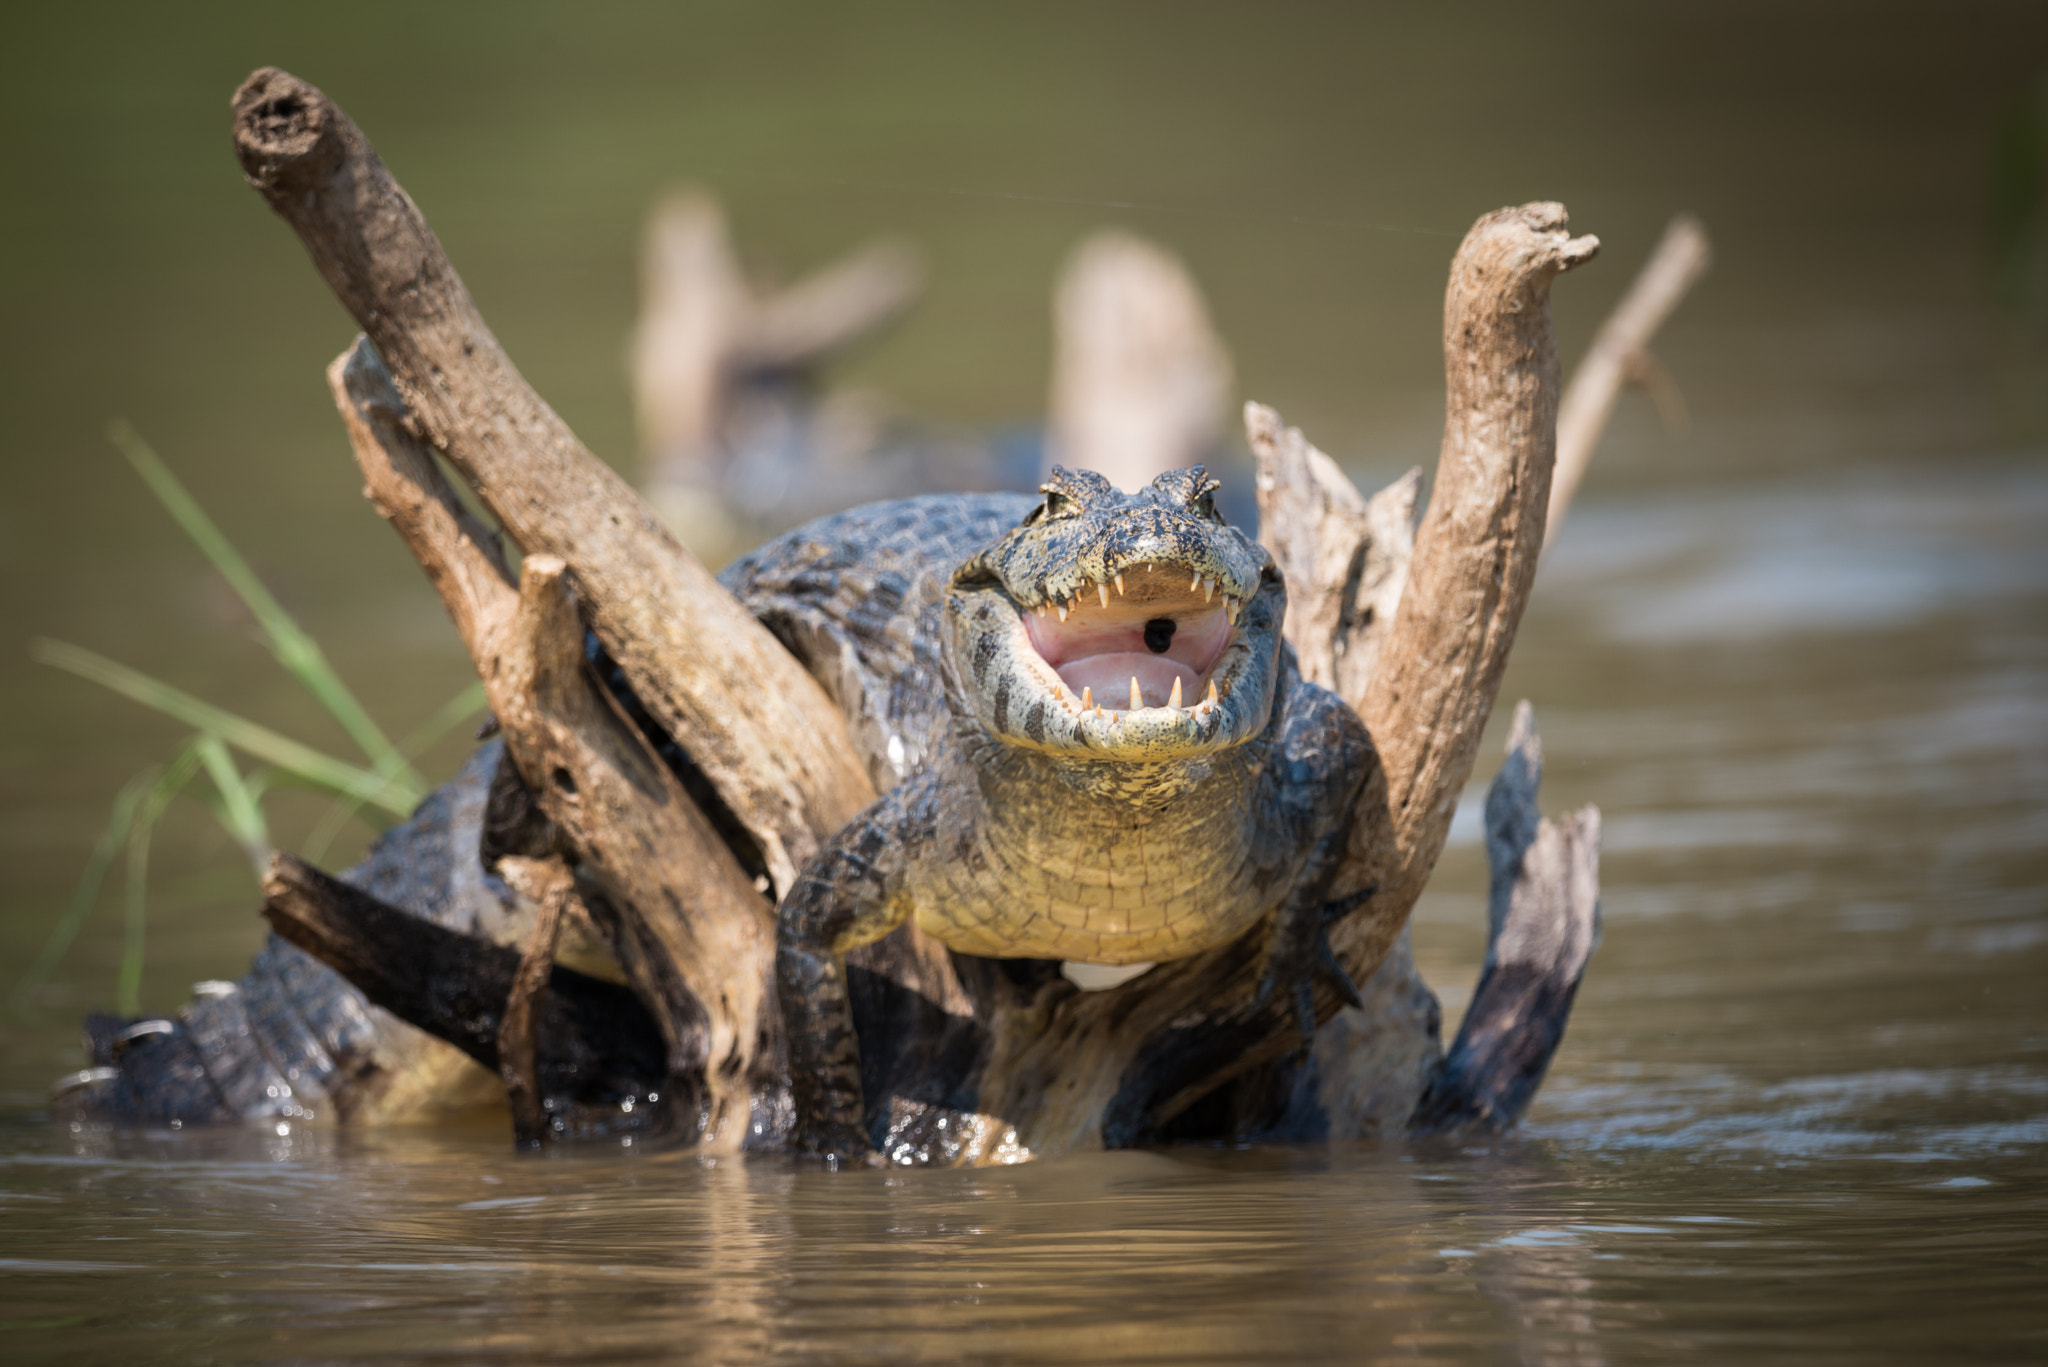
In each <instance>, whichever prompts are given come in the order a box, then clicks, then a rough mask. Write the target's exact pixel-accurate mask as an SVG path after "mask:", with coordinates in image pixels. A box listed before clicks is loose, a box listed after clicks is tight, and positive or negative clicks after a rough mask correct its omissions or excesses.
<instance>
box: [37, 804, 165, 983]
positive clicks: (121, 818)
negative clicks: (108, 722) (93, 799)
mask: <svg viewBox="0 0 2048 1367" xmlns="http://www.w3.org/2000/svg"><path fill="white" fill-rule="evenodd" d="M162 774H163V769H162V767H161V766H159V765H151V766H150V767H149V768H147V769H144V770H143V771H142V772H141V773H139V774H137V775H136V776H135V777H134V778H131V779H129V780H128V782H127V784H126V785H125V786H124V787H123V788H122V789H121V791H120V793H119V795H118V796H116V797H115V798H114V809H113V812H112V813H111V814H110V815H109V816H108V817H107V825H106V829H105V830H102V831H101V832H100V838H99V839H98V840H96V841H94V842H93V847H92V855H91V857H89V858H88V859H87V860H86V861H85V872H84V874H83V875H81V876H80V877H79V880H78V887H77V889H76V891H74V892H73V893H72V894H71V905H70V906H68V907H66V908H65V909H64V914H63V915H62V916H60V917H58V918H57V924H56V925H54V926H52V927H50V937H49V938H48V939H47V940H45V941H43V951H42V953H40V954H38V955H36V959H35V962H34V963H32V964H30V965H29V968H28V972H26V973H24V974H22V975H21V979H20V980H19V981H18V982H16V983H15V985H14V1014H15V1015H17V1016H25V1015H26V1014H27V1013H28V1008H29V1004H30V1002H31V1001H33V1000H34V998H35V994H36V993H37V992H39V991H40V990H42V986H43V984H44V983H46V982H48V981H49V980H50V978H51V975H53V974H54V973H56V971H57V966H58V965H59V964H61V963H63V962H64V956H65V955H66V954H68V953H70V952H71V942H72V941H74V940H76V939H77V938H78V932H79V929H80V928H81V927H82V926H84V924H85V918H86V917H87V916H89V915H91V914H92V909H93V904H94V903H96V902H98V901H99V899H100V889H101V888H102V887H103V886H105V884H106V881H107V870H108V869H110V868H112V867H113V864H114V855H115V853H116V852H117V851H119V850H120V848H121V846H122V844H123V843H125V842H126V841H127V839H128V828H129V827H130V826H131V825H132V824H134V821H135V808H136V805H137V804H138V803H140V802H141V801H142V795H143V794H144V793H146V792H148V791H149V790H150V789H151V788H153V787H154V786H155V785H156V781H157V779H158V778H159V777H161V776H162Z"/></svg>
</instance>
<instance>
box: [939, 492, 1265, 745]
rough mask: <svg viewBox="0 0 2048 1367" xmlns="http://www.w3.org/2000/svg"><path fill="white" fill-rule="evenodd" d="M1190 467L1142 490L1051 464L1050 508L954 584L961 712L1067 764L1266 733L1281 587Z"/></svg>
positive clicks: (954, 668) (1029, 517)
mask: <svg viewBox="0 0 2048 1367" xmlns="http://www.w3.org/2000/svg"><path fill="white" fill-rule="evenodd" d="M1216 489H1217V482H1216V481H1215V480H1213V479H1210V478H1208V477H1207V473H1206V472H1205V471H1204V470H1203V468H1202V467H1201V466H1199V465H1197V466H1195V467H1194V468H1193V469H1190V470H1173V471H1169V472H1168V473H1166V474H1163V475H1161V476H1159V478H1157V479H1155V480H1153V481H1152V483H1151V485H1150V486H1149V487H1147V488H1145V489H1142V490H1140V491H1139V492H1138V493H1135V494H1126V493H1123V492H1121V491H1120V490H1118V489H1116V488H1114V487H1112V486H1111V484H1110V483H1109V481H1108V480H1106V479H1104V478H1103V477H1102V476H1100V475H1098V474H1095V473H1093V472H1091V471H1087V470H1071V471H1070V470H1065V469H1062V468H1060V467H1058V466H1055V467H1054V468H1053V472H1052V478H1050V479H1049V480H1047V481H1046V482H1045V484H1044V485H1043V486H1041V492H1043V493H1044V495H1045V501H1044V502H1043V503H1041V504H1039V505H1038V507H1036V508H1034V509H1032V510H1031V512H1030V513H1028V514H1026V515H1025V518H1024V521H1023V522H1022V523H1021V524H1020V525H1019V526H1017V527H1016V528H1015V529H1014V530H1012V531H1011V532H1009V533H1008V534H1007V535H1006V536H1004V537H1003V539H1002V540H1001V541H998V542H997V543H996V544H995V545H994V546H991V547H990V548H989V549H988V550H986V551H983V552H982V553H980V554H979V555H976V556H975V557H973V558H972V559H970V560H969V561H968V562H967V563H966V564H964V565H962V566H961V567H960V568H959V569H958V570H956V571H955V572H954V574H953V577H952V580H951V582H950V584H949V585H948V587H947V593H946V605H947V625H948V632H947V639H946V649H947V651H948V652H949V657H950V659H949V663H950V665H951V669H950V671H949V673H950V675H951V677H952V679H953V680H954V685H955V688H956V689H957V690H958V692H957V693H956V695H955V699H954V705H955V707H956V708H960V707H962V706H965V707H968V708H971V709H972V711H973V713H974V715H975V717H976V718H977V719H978V720H979V721H980V723H981V725H982V726H983V727H984V728H985V729H986V730H987V731H988V732H989V733H990V734H991V735H992V736H994V737H995V738H997V739H998V740H1001V741H1003V742H1005V743H1007V744H1010V745H1013V746H1019V747H1024V748H1028V749H1035V750H1041V751H1047V752H1051V753H1054V754H1061V755H1067V756H1071V757H1074V758H1084V759H1085V758H1094V759H1109V760H1131V761H1139V762H1145V761H1157V760H1170V759H1183V758H1190V757H1193V756H1197V755H1200V754H1203V753H1205V752H1211V751H1217V750H1222V749H1225V748H1228V747H1230V746H1233V745H1239V744H1242V743H1243V742H1245V741H1247V740H1250V739H1251V738H1252V737H1254V736H1256V735H1258V734H1259V733H1260V732H1261V731H1263V730H1264V729H1265V726H1266V722H1267V719H1268V717H1269V716H1270V715H1271V713H1272V709H1273V691H1274V685H1275V679H1276V677H1277V675H1278V671H1279V660H1280V623H1281V619H1282V617H1283V615H1284V614H1285V612H1286V609H1287V594H1286V589H1285V588H1284V587H1283V585H1282V583H1281V579H1280V575H1279V572H1278V571H1277V570H1275V569H1274V567H1273V561H1272V557H1271V556H1269V555H1267V554H1266V551H1265V550H1264V548H1263V547H1261V546H1260V545H1259V544H1258V543H1257V542H1255V541H1253V540H1252V539H1251V538H1250V537H1248V536H1246V535H1245V534H1244V533H1243V532H1241V531H1239V530H1237V529H1236V528H1234V527H1231V526H1228V525H1226V524H1225V523H1224V521H1223V517H1222V515H1221V514H1220V513H1218V512H1217V511H1216V502H1215V495H1216Z"/></svg>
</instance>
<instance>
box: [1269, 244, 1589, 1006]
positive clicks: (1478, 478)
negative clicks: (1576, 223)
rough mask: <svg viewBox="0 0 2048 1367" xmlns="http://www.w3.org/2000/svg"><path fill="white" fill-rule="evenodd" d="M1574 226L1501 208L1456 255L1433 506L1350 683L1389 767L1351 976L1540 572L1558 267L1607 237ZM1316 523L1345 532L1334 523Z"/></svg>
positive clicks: (1353, 929) (1439, 822) (1295, 537)
mask: <svg viewBox="0 0 2048 1367" xmlns="http://www.w3.org/2000/svg"><path fill="white" fill-rule="evenodd" d="M1565 224H1566V219H1565V213H1564V209H1563V207H1562V206H1560V205H1556V204H1530V205H1524V206H1523V207H1521V208H1518V209H1501V210H1497V211H1496V212H1494V213H1491V214H1488V215H1486V216H1485V217H1484V218H1482V219H1480V220H1479V222H1478V223H1477V224H1475V225H1474V226H1473V228H1472V231H1471V232H1470V233H1468V234H1467V235H1466V237H1465V241H1464V243H1463V244H1462V245H1461V246H1460V247H1459V249H1458V254H1457V256H1456V258H1455V259H1454V260H1453V261H1452V264H1451V276H1450V284H1449V287H1448V288H1447V290H1446V292H1445V296H1444V371H1445V381H1446V391H1447V392H1446V396H1445V415H1444V439H1443V448H1442V452H1441V454H1440V456H1439V458H1438V463H1437V475H1436V481H1435V485H1434V488H1433V489H1432V491H1431V494H1430V501H1429V510H1428V513H1427V514H1426V515H1425V517H1424V519H1423V522H1422V525H1421V527H1420V528H1419V529H1418V530H1417V532H1416V534H1415V549H1414V553H1413V556H1412V559H1411V561H1410V565H1409V570H1408V581H1407V585H1406V587H1405V589H1404V590H1403V591H1402V593H1401V596H1400V602H1399V606H1398V608H1397V609H1396V611H1395V613H1394V619H1393V621H1392V623H1391V624H1390V625H1389V627H1388V628H1387V630H1386V635H1385V639H1384V641H1383V642H1382V643H1381V645H1380V647H1379V652H1378V658H1377V660H1376V661H1375V662H1374V665H1373V668H1372V669H1371V672H1370V674H1369V677H1368V678H1366V679H1365V680H1363V681H1358V680H1353V681H1352V682H1353V683H1354V685H1357V684H1359V683H1361V682H1362V683H1363V685H1365V686H1364V688H1363V691H1362V692H1359V693H1350V692H1346V693H1343V694H1340V696H1342V697H1343V698H1344V700H1345V701H1346V702H1348V703H1350V704H1351V706H1352V707H1353V708H1354V709H1356V710H1357V712H1358V714H1359V716H1360V717H1361V718H1362V719H1363V720H1364V722H1365V724H1366V729H1367V730H1368V731H1369V732H1371V734H1372V738H1373V743H1374V745H1375V746H1376V747H1377V749H1378V752H1379V758H1380V763H1381V766H1382V769H1383V772H1384V774H1385V782H1386V790H1385V807H1384V820H1380V821H1370V820H1368V821H1361V822H1360V823H1359V824H1358V826H1357V827H1356V828H1355V830H1354V833H1353V840H1352V848H1351V855H1350V859H1349V863H1348V865H1347V869H1346V873H1345V875H1344V877H1343V878H1342V879H1340V881H1339V885H1338V888H1337V891H1338V893H1339V894H1340V895H1341V894H1342V893H1345V892H1349V891H1354V890H1358V889H1362V888H1366V887H1377V889H1378V891H1377V893H1376V895H1375V896H1374V897H1373V899H1372V900H1371V902H1370V903H1369V904H1368V905H1367V906H1366V907H1365V908H1364V909H1362V910H1361V911H1360V912H1358V913H1357V914H1355V915H1353V916H1352V917H1351V918H1350V919H1348V920H1347V921H1346V922H1344V923H1343V924H1341V925H1340V926H1338V927H1336V928H1335V930H1334V931H1333V932H1332V942H1333V944H1334V945H1335V947H1336V949H1337V953H1338V956H1339V957H1340V958H1341V959H1342V960H1343V961H1344V964H1345V967H1346V968H1347V969H1348V970H1349V971H1350V972H1351V974H1352V977H1353V978H1354V979H1360V980H1362V979H1363V978H1364V977H1365V976H1366V975H1367V974H1369V973H1371V972H1372V971H1373V970H1374V969H1375V968H1377V967H1378V965H1379V963H1380V961H1381V959H1382V958H1384V957H1385V955H1386V953H1387V952H1388V950H1389V949H1390V948H1391V947H1392V945H1393V943H1394V940H1395V937H1396V936H1398V935H1399V934H1400V931H1401V927H1402V926H1403V925H1405V924H1406V923H1407V919H1408V913H1409V911H1410V910H1411V909H1412V908H1413V907H1414V905H1415V899H1416V898H1417V897H1418V896H1419V895H1420V894H1421V891H1422V886H1423V883H1424V882H1425V881H1427V879H1428V877H1429V873H1430V870H1431V869H1432V868H1434V867H1435V864H1436V860H1437V856H1438V855H1439V854H1440V853H1441V852H1442V850H1443V843H1444V839H1445V837H1446V835H1448V833H1449V831H1450V824H1451V816H1452V814H1453V812H1454V811H1455V810H1456V807H1457V801H1458V795H1459V793H1460V791H1461V790H1462V789H1463V788H1464V785H1465V782H1466V780H1467V779H1468V778H1469V777H1470V776H1471V773H1472V765H1473V761H1474V758H1475V757H1476V754H1477V750H1478V745H1479V738H1480V734H1481V732H1482V731H1483V730H1484V728H1485V725H1486V719H1487V716H1488V715H1489V713H1491V711H1492V709H1493V702H1494V697H1495V695H1496V694H1497V693H1498V691H1499V688H1500V677H1501V673H1502V671H1503V670H1505V669H1506V667H1507V659H1508V652H1509V650H1510V648H1511V647H1512V646H1513V644H1514V638H1515V630H1516V628H1517V627H1518V626H1519V624H1520V622H1521V617H1522V610H1523V608H1524V607H1525V606H1526V605H1527V603H1528V597H1529V590H1530V587H1531V585H1532V583H1533V582H1534V579H1535V573H1536V563H1537V559H1538V557H1539V556H1540V554H1541V552H1542V548H1543V526H1544V518H1545V515H1546V511H1547V507H1548V500H1549V493H1550V472H1551V463H1552V460H1553V458H1554V456H1555V442H1556V415H1557V395H1558V362H1557V344H1556V340H1555V337H1554V334H1553V332H1552V329H1551V323H1550V307H1549V296H1550V282H1551V280H1552V279H1554V278H1555V277H1556V276H1557V275H1558V274H1560V273H1561V272H1564V271H1567V270H1570V269H1571V268H1572V267H1574V266H1577V265H1580V264H1582V263H1583V262H1585V261H1587V260H1590V259H1591V258H1592V257H1593V255H1594V254H1595V253H1596V252H1597V251H1598V250H1599V245H1600V244H1599V242H1598V241H1597V240H1596V239H1594V238H1591V237H1572V236H1571V235H1570V234H1569V233H1568V232H1567V231H1566V227H1565ZM1269 445H1270V443H1269ZM1266 482H1267V481H1265V480H1263V479H1262V480H1261V483H1262V485H1263V484H1265V483H1266ZM1274 483H1275V487H1276V489H1277V488H1280V487H1283V485H1284V482H1283V481H1280V480H1277V479H1276V480H1275V481H1274ZM1272 534H1273V535H1275V536H1276V538H1278V539H1279V540H1281V541H1283V542H1289V543H1292V544H1290V547H1289V550H1288V555H1289V556H1290V557H1291V558H1300V557H1301V556H1303V555H1308V556H1313V555H1314V554H1315V552H1314V551H1313V550H1309V551H1298V550H1296V549H1295V547H1296V546H1311V547H1312V546H1314V545H1315V544H1316V542H1315V541H1314V540H1312V539H1311V534H1310V533H1309V532H1308V531H1307V530H1306V529H1304V530H1302V531H1300V532H1295V531H1291V530H1281V529H1280V528H1276V529H1275V530H1274V532H1273V533H1272ZM1315 535H1316V536H1322V535H1329V536H1332V537H1341V535H1342V533H1341V531H1340V530H1339V529H1337V528H1333V527H1331V526H1330V524H1329V523H1328V522H1327V521H1325V522H1324V523H1322V524H1321V526H1320V527H1319V528H1318V530H1317V532H1316V533H1315Z"/></svg>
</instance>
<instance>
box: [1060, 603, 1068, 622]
mask: <svg viewBox="0 0 2048 1367" xmlns="http://www.w3.org/2000/svg"><path fill="white" fill-rule="evenodd" d="M1059 609H1060V620H1061V621H1062V622H1064V621H1066V620H1067V605H1066V604H1065V603H1061V604H1060V605H1059Z"/></svg>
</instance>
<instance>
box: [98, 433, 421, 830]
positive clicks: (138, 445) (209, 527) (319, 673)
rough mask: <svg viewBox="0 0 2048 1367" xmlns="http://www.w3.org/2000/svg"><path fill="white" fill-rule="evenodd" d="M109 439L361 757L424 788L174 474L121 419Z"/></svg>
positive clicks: (321, 654)
mask: <svg viewBox="0 0 2048 1367" xmlns="http://www.w3.org/2000/svg"><path fill="white" fill-rule="evenodd" d="M107 436H108V437H109V438H110V439H111V440H112V441H113V443H114V445H115V446H117V447H119V448H120V449H121V454H122V455H124V456H126V457H127V458H128V463H129V464H130V465H132V466H134V467H135V473H136V474H138V475H140V476H142V481H143V483H145V484H147V485H148V486H149V488H150V492H152V493H154V494H155V495H156V496H157V501H158V502H160V503H162V504H163V505H164V509H165V511H167V512H169V513H170V515H171V516H172V517H173V518H174V519H176V520H177V523H178V525H179V526H180V527H182V528H184V529H185V534H186V535H187V536H189V537H191V538H192V540H193V542H194V543H195V544H196V545H197V546H198V547H199V549H200V551H201V552H203V553H204V554H205V556H206V558H207V559H208V560H210V561H212V562H213V567H214V568H215V569H216V570H218V571H220V574H221V577H222V578H224V579H226V580H227V581H228V584H229V586H230V587H231V588H233V589H234V591H235V593H236V594H237V595H239V596H240V598H241V600H242V601H243V602H244V603H246V604H247V605H248V607H249V611H250V612H251V613H252V614H254V615H255V618H256V622H257V625H258V626H259V627H261V628H262V630H263V638H264V642H265V644H266V645H268V646H269V647H270V651H271V653H272V654H273V655H275V656H276V657H277V661H278V663H279V664H281V665H283V666H284V667H285V668H286V669H287V670H289V671H291V673H292V675H293V677H295V678H296V679H298V681H299V682H300V683H301V684H303V685H304V686H305V688H306V690H307V691H308V692H310V693H311V694H312V695H313V696H314V697H315V698H317V699H319V700H320V705H321V706H322V707H325V708H326V709H327V711H328V712H329V714H330V715H332V716H333V718H334V719H335V720H336V721H337V722H339V723H341V727H342V729H343V730H344V731H346V732H348V735H349V739H351V740H353V741H354V742H355V743H356V744H357V745H358V746H360V747H361V748H362V751H363V753H364V754H365V755H366V756H368V757H369V758H370V759H371V760H372V761H373V762H376V763H380V764H387V765H389V766H390V771H391V773H392V774H394V775H396V776H398V777H400V778H402V779H404V780H405V781H406V782H407V783H408V784H409V785H410V786H412V787H413V788H417V789H424V788H425V787H426V780H424V779H422V778H421V777H420V776H419V774H417V773H415V772H414V771H413V769H412V766H411V765H410V764H408V763H407V762H406V760H405V757H404V756H403V755H402V754H400V753H399V751H398V748H397V747H396V746H394V745H392V743H391V742H390V741H389V740H387V739H386V738H385V736H384V732H383V731H382V729H380V728H379V727H378V725H377V723H376V722H374V721H372V720H371V719H370V714H369V713H368V712H366V711H365V710H364V709H363V705H362V704H361V703H359V702H357V701H356V696H355V694H353V693H351V692H350V691H349V688H348V685H347V684H345V683H343V682H342V681H341V676H340V675H339V674H336V673H335V672H334V667H333V666H332V665H330V664H329V663H328V662H327V655H326V652H324V651H322V650H321V649H320V643H319V642H317V641H315V640H314V639H313V638H312V637H311V636H309V635H307V634H306V631H305V629H304V628H303V627H301V626H300V625H299V624H298V623H297V622H296V621H295V620H293V618H292V615H291V614H290V613H288V612H286V611H285V610H284V605H283V604H281V603H279V602H278V601H277V599H276V598H275V597H274V596H273V595H272V594H271V592H270V590H269V589H267V588H265V587H264V586H263V581H262V580H261V579H259V578H257V577H256V572H255V571H254V570H252V569H250V568H249V562H248V561H246V560H244V559H242V556H241V552H239V551H237V550H236V549H235V548H234V546H233V545H232V544H230V543H229V541H228V539H227V538H226V537H225V536H223V535H222V534H221V531H220V528H218V527H216V526H215V525H214V523H213V519H212V518H210V517H208V516H207V515H206V512H205V510H204V509H202V508H201V507H200V506H199V503H198V500H196V499H194V498H193V497H192V495H191V494H190V493H189V492H188V491H187V490H186V488H185V486H184V485H183V484H181V483H179V481H178V477H177V476H176V475H174V474H172V473H171V469H170V467H169V466H167V465H165V464H164V462H163V459H162V458H161V457H160V456H158V455H157V453H156V452H155V451H153V450H151V449H150V447H149V444H148V443H147V442H145V441H143V439H142V437H141V436H140V435H139V434H138V433H137V432H136V431H135V429H134V428H133V427H130V426H129V425H128V424H127V423H126V422H124V421H122V420H121V419H119V418H116V419H115V420H114V421H112V422H110V423H108V424H107Z"/></svg>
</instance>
